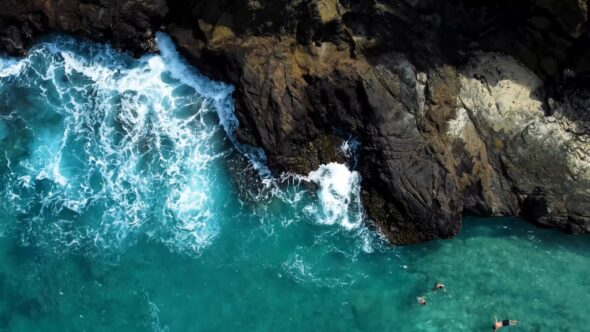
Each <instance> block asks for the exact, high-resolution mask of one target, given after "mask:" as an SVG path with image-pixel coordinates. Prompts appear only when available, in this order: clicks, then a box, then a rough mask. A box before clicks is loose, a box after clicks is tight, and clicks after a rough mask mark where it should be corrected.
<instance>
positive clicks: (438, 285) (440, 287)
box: [432, 281, 447, 292]
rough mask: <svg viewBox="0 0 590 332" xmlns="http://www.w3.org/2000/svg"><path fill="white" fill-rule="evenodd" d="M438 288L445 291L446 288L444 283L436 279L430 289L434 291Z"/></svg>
mask: <svg viewBox="0 0 590 332" xmlns="http://www.w3.org/2000/svg"><path fill="white" fill-rule="evenodd" d="M439 289H442V290H443V291H444V292H446V291H447V288H446V287H445V285H444V284H443V283H442V282H438V281H437V282H435V283H434V287H433V288H432V291H433V292H436V291H437V290H439Z"/></svg>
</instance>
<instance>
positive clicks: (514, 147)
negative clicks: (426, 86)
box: [448, 54, 590, 232]
mask: <svg viewBox="0 0 590 332" xmlns="http://www.w3.org/2000/svg"><path fill="white" fill-rule="evenodd" d="M460 80H461V90H460V92H459V96H458V103H459V108H458V111H457V115H456V118H455V119H453V120H451V122H450V123H449V132H448V134H449V136H451V137H453V138H455V139H458V140H460V141H461V142H462V143H463V144H464V150H465V152H466V154H467V155H469V156H470V158H471V160H473V159H474V158H477V157H478V156H482V155H483V156H486V158H485V159H484V160H479V161H478V162H477V164H479V166H480V167H482V169H483V172H482V171H479V172H480V173H479V174H475V172H473V174H472V176H471V177H472V178H474V179H479V181H480V183H481V184H482V189H483V190H482V193H484V194H485V195H483V202H485V206H486V207H487V208H488V209H489V210H490V211H491V213H492V214H521V215H523V216H524V217H527V218H530V219H533V220H535V221H537V222H539V223H542V224H544V225H551V226H557V227H560V228H562V229H564V230H567V231H570V232H588V231H589V230H590V228H589V227H590V223H589V221H590V220H589V219H588V215H589V211H588V210H587V209H588V202H590V145H589V143H590V130H588V129H589V122H588V116H587V114H588V108H585V106H583V105H586V106H588V103H589V102H590V100H589V99H588V97H589V95H588V93H587V92H582V91H577V92H571V93H568V94H567V95H566V96H565V98H564V99H563V100H562V101H560V102H554V101H553V102H550V103H548V104H546V103H544V102H543V97H544V95H545V92H544V91H543V85H542V82H541V80H540V79H539V78H538V77H536V76H535V75H534V74H533V73H532V72H530V71H529V70H528V69H526V68H525V67H523V66H522V65H520V64H518V63H517V62H516V61H515V60H514V59H512V58H510V57H506V56H500V55H495V54H484V55H478V56H475V57H474V58H473V59H472V60H471V61H470V62H469V64H468V65H467V66H465V67H464V68H463V70H462V71H461V74H460ZM549 114H550V115H549ZM573 114H578V115H577V116H576V115H573ZM584 114H586V115H585V116H584ZM498 166H499V167H498Z"/></svg>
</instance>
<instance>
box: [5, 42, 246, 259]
mask: <svg viewBox="0 0 590 332" xmlns="http://www.w3.org/2000/svg"><path fill="white" fill-rule="evenodd" d="M158 42H159V46H160V49H161V50H162V55H161V56H159V55H151V56H146V57H143V58H141V59H139V60H133V61H131V60H130V59H124V58H123V56H121V55H117V54H115V53H114V52H113V51H112V50H111V49H109V48H107V47H104V46H92V45H90V46H89V45H85V46H83V47H82V51H81V52H83V53H82V54H80V53H79V52H80V49H79V48H76V47H73V46H75V44H72V43H71V42H70V41H69V40H68V39H64V38H58V39H56V40H55V41H53V42H51V43H46V44H41V45H39V46H37V47H35V48H34V49H33V50H32V51H31V52H30V53H29V56H28V57H27V58H25V59H22V60H19V61H7V60H2V62H1V63H0V78H7V77H13V78H16V77H18V76H19V75H26V78H27V79H26V80H23V81H22V82H19V84H21V85H22V86H28V87H29V88H30V89H32V93H31V95H30V96H29V97H27V98H29V100H31V101H32V103H33V105H31V106H30V107H27V106H25V107H26V109H18V110H16V111H17V113H18V114H19V117H20V118H22V119H23V120H24V121H25V122H27V127H30V128H32V130H34V131H35V135H34V138H33V139H32V140H31V141H30V142H29V143H28V149H29V151H30V156H29V157H28V158H26V159H23V160H21V161H20V163H19V167H20V174H15V175H14V176H12V178H11V180H10V181H9V184H8V185H7V187H6V189H5V190H4V191H3V192H2V195H3V196H4V197H9V198H11V203H10V204H11V208H12V210H13V211H15V213H16V211H20V212H21V213H22V214H23V215H25V217H23V218H25V220H26V222H27V223H28V224H29V225H31V226H30V227H29V230H28V232H29V235H28V236H29V237H34V238H35V241H36V242H38V243H41V242H51V243H54V244H55V243H57V244H60V245H62V246H67V247H70V248H73V249H76V248H79V249H80V250H82V249H81V248H82V247H83V246H85V245H88V244H89V243H90V244H93V245H94V246H98V247H101V248H119V247H121V246H126V245H129V244H131V243H133V242H134V239H136V238H137V237H138V236H140V235H141V234H144V235H147V236H149V237H151V238H153V239H155V240H158V241H161V242H163V243H165V244H167V245H168V246H170V248H171V249H174V250H179V251H182V252H186V253H189V254H194V253H199V252H200V250H201V249H202V248H203V247H205V246H206V245H208V244H209V243H210V242H211V241H212V239H213V238H215V236H216V235H217V234H218V232H219V225H218V222H219V218H218V217H217V216H216V213H218V210H219V209H218V208H216V202H215V197H214V194H213V192H212V187H211V183H210V181H211V173H212V171H213V166H212V164H213V163H214V162H215V160H216V159H217V158H219V157H220V156H221V155H222V154H220V153H219V152H216V151H214V150H213V148H212V145H213V144H212V141H211V140H212V137H213V136H214V135H215V133H216V132H217V130H218V129H217V127H216V126H215V125H210V124H206V123H205V121H204V120H203V114H204V113H206V112H209V111H215V110H217V111H218V112H219V113H220V118H221V121H222V123H223V124H224V126H227V128H226V130H233V128H235V125H236V124H235V123H233V121H235V120H234V118H232V117H231V116H226V117H225V118H224V117H222V116H221V115H224V114H225V113H224V112H229V111H227V110H225V109H227V107H228V106H227V105H231V98H230V94H231V87H229V86H227V85H223V84H219V83H215V82H211V81H209V80H207V79H205V78H204V77H202V76H200V75H199V74H198V73H196V71H194V70H190V69H189V68H188V67H187V66H186V65H185V64H184V62H183V61H182V59H180V57H178V55H177V53H176V52H175V50H174V49H173V45H172V43H171V41H170V40H169V38H167V37H166V36H163V35H159V38H158ZM88 49H89V50H90V51H89V52H85V53H84V50H86V51H88ZM170 77H171V78H173V79H170ZM183 87H184V88H188V90H187V89H184V90H183ZM7 89H10V87H7ZM35 89H38V90H35ZM36 91H40V92H39V93H37V92H36ZM0 93H4V94H5V93H6V92H3V91H2V90H1V89H0ZM52 98H58V99H57V100H55V101H54V102H52V101H51V99H52ZM34 103H39V105H40V106H39V107H42V108H38V106H37V105H34ZM12 104H15V102H12ZM221 108H223V109H224V110H225V111H219V110H220V109H221ZM39 109H41V110H42V111H39ZM232 111H233V110H232ZM55 119H60V120H59V121H57V122H56V120H55ZM3 128H4V127H3ZM3 132H4V130H3ZM7 160H9V159H8V157H7ZM32 179H34V181H33V180H32ZM36 191H38V192H36ZM37 202H39V203H40V204H41V210H40V211H39V210H37V211H35V206H36V203H37ZM158 202H161V203H158ZM71 213H74V214H75V215H73V216H72V215H71ZM49 220H57V221H54V222H51V223H49V222H48V221H49ZM27 241H32V238H31V239H29V240H27Z"/></svg>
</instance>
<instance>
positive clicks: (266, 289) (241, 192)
mask: <svg viewBox="0 0 590 332" xmlns="http://www.w3.org/2000/svg"><path fill="white" fill-rule="evenodd" d="M158 45H159V47H160V49H161V55H153V56H146V57H143V58H141V59H133V58H131V57H129V56H127V55H125V54H121V53H118V52H117V51H114V50H112V49H110V48H109V47H107V46H104V45H99V44H92V43H88V42H83V41H79V40H75V39H71V38H69V37H63V36H61V37H60V36H58V37H52V38H50V39H48V40H45V41H43V42H40V43H39V44H38V45H36V46H35V47H33V49H32V50H31V51H30V52H29V54H28V56H27V57H26V58H22V59H10V58H0V181H1V182H2V187H1V188H0V196H1V201H0V329H2V330H10V331H32V330H39V331H103V330H108V331H120V330H127V331H131V330H138V331H144V330H148V331H149V330H158V331H160V330H170V331H228V330H230V331H233V330H240V331H241V330H248V331H250V330H256V331H275V330H282V331H302V330H303V331H307V330H312V331H313V330H325V331H483V330H490V326H491V324H492V322H493V319H494V316H498V318H499V319H505V318H511V319H518V320H520V321H521V324H520V325H519V326H518V327H515V328H512V329H513V330H519V331H585V330H588V326H590V315H588V314H587V307H588V303H589V302H590V257H589V253H590V241H588V240H589V238H588V237H586V236H579V237H573V236H566V235H563V234H560V233H558V232H555V231H551V230H542V229H537V228H534V227H533V226H531V225H529V224H526V223H524V222H522V221H520V220H518V219H512V218H491V219H476V218H468V219H467V220H466V223H465V226H464V229H463V230H462V232H461V234H460V236H459V237H458V238H456V239H453V240H448V241H436V242H432V243H428V244H423V245H416V246H409V247H391V246H388V245H386V244H385V243H384V241H383V240H382V239H381V237H380V236H379V235H378V234H377V233H375V232H374V231H373V230H370V229H368V228H367V227H366V223H365V222H366V221H365V220H364V215H363V211H362V208H361V206H360V201H359V195H358V194H359V186H360V182H361V181H362V179H361V178H360V177H359V175H358V174H357V173H356V172H355V171H354V170H350V169H349V168H348V167H347V166H346V165H339V164H329V165H324V166H322V167H320V169H318V170H317V171H315V172H312V173H310V174H306V175H294V174H290V175H283V176H279V177H272V176H270V175H269V174H268V172H267V171H266V169H265V166H264V160H263V157H262V155H261V154H260V152H258V151H256V150H255V149H252V148H249V147H245V146H241V145H236V143H235V140H234V139H233V130H234V128H235V126H236V125H237V122H236V119H235V117H234V115H233V108H232V101H231V98H230V95H231V91H232V90H231V89H232V88H231V87H230V86H227V85H224V84H221V83H216V82H211V81H209V80H207V79H206V78H204V77H202V76H201V75H200V74H199V73H198V72H197V71H196V70H194V69H192V68H190V67H188V66H186V64H185V63H184V61H183V60H182V59H181V58H180V57H179V56H178V54H177V53H176V52H175V50H174V46H173V45H172V43H171V41H170V40H169V39H168V37H166V36H165V35H159V37H158ZM350 146H354V144H350ZM350 153H354V151H352V150H351V151H350ZM305 183H312V184H315V186H316V187H317V188H318V190H317V191H315V192H310V191H308V190H309V189H307V188H310V187H312V186H308V185H305ZM435 281H442V282H444V283H445V284H446V285H447V288H448V291H447V292H446V293H443V292H439V293H433V292H432V290H431V287H432V285H433V283H434V282H435ZM422 295H425V296H426V297H427V300H428V305H427V306H425V307H421V306H418V305H417V304H416V297H417V296H422Z"/></svg>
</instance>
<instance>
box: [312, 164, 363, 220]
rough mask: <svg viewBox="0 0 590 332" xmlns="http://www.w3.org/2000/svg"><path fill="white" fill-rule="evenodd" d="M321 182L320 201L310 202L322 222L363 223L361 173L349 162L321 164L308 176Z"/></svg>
mask: <svg viewBox="0 0 590 332" xmlns="http://www.w3.org/2000/svg"><path fill="white" fill-rule="evenodd" d="M306 179H307V180H308V181H312V182H314V183H316V184H317V185H318V186H319V190H318V193H317V195H318V203H319V206H318V205H310V206H308V207H307V209H306V210H307V211H308V212H311V213H313V214H314V215H315V216H316V218H317V220H318V222H319V223H322V224H326V225H334V224H339V225H341V226H342V227H344V228H345V229H349V230H350V229H355V228H358V227H359V226H361V224H362V221H363V214H362V210H361V203H360V175H359V174H358V172H356V171H351V170H349V169H348V167H346V166H345V165H342V164H338V163H330V164H327V165H321V166H320V168H319V169H318V170H316V171H313V172H311V173H309V175H308V176H307V178H306Z"/></svg>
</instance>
